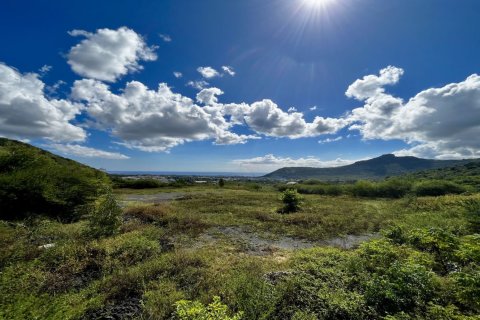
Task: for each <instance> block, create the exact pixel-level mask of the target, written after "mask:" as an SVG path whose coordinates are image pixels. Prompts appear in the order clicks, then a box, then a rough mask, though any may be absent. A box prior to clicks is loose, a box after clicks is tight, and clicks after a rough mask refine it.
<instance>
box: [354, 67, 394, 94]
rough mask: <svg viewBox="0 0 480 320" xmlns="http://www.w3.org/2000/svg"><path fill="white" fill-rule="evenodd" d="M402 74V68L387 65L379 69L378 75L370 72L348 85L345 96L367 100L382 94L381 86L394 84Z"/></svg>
mask: <svg viewBox="0 0 480 320" xmlns="http://www.w3.org/2000/svg"><path fill="white" fill-rule="evenodd" d="M402 75H403V69H401V68H397V67H393V66H388V67H386V68H384V69H382V70H380V74H379V75H378V76H377V75H373V74H371V75H368V76H365V77H363V79H358V80H356V81H355V82H354V83H352V84H351V85H350V86H349V87H348V89H347V91H346V92H345V94H346V95H347V97H350V98H355V99H357V100H367V99H368V98H371V97H375V96H377V95H380V94H382V93H383V92H384V91H385V89H384V88H383V87H384V86H385V85H392V84H396V83H397V82H398V81H399V80H400V77H401V76H402Z"/></svg>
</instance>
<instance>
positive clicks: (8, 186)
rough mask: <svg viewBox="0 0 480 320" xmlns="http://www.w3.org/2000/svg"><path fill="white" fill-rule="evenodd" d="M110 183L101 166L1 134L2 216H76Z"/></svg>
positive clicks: (0, 203) (66, 218)
mask: <svg viewBox="0 0 480 320" xmlns="http://www.w3.org/2000/svg"><path fill="white" fill-rule="evenodd" d="M109 185H110V181H109V179H108V177H107V176H106V174H105V173H103V172H101V171H99V170H95V169H93V168H90V167H87V166H85V165H82V164H80V163H78V162H75V161H72V160H69V159H65V158H62V157H59V156H57V155H54V154H52V153H50V152H47V151H45V150H42V149H39V148H36V147H33V146H31V145H28V144H25V143H22V142H18V141H14V140H9V139H5V138H0V208H1V213H0V218H1V219H21V218H25V217H27V216H30V215H38V214H44V215H49V216H54V217H57V218H60V219H64V220H75V219H78V217H79V216H80V215H81V214H82V209H83V208H85V206H86V205H88V204H89V203H92V202H93V201H94V200H95V199H96V198H97V197H98V195H100V194H101V193H102V192H103V191H104V190H105V189H106V188H107V187H108V186H109Z"/></svg>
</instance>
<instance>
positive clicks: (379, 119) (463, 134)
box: [346, 67, 480, 158]
mask: <svg viewBox="0 0 480 320" xmlns="http://www.w3.org/2000/svg"><path fill="white" fill-rule="evenodd" d="M402 74H403V70H402V69H399V68H395V67H388V68H386V69H383V70H382V71H381V72H380V75H379V76H374V75H370V76H366V77H364V78H363V79H361V80H357V81H355V82H354V83H353V84H352V85H351V86H350V87H349V88H348V90H347V93H346V94H347V96H351V97H354V98H356V99H359V100H363V101H365V105H364V106H363V107H361V108H356V109H354V110H352V112H351V114H350V116H349V120H350V121H352V122H355V124H354V125H352V126H351V129H354V130H359V131H360V133H361V135H362V136H363V138H364V139H383V140H391V139H400V140H404V141H406V142H407V143H409V144H411V145H412V147H411V149H404V150H399V151H398V154H411V155H416V156H423V157H431V158H474V157H479V156H480V154H479V152H478V150H480V140H479V139H478V137H479V136H480V122H479V120H478V119H480V76H478V75H477V74H473V75H471V76H469V77H468V78H466V79H465V80H464V81H461V82H458V83H451V84H448V85H446V86H443V87H440V88H430V89H427V90H424V91H421V92H419V93H418V94H417V95H415V96H414V97H412V98H411V99H409V100H408V101H406V102H405V101H403V100H402V99H401V98H398V97H394V96H392V95H390V94H387V93H385V89H384V88H383V86H384V85H388V84H394V83H397V82H398V80H399V78H400V76H401V75H402Z"/></svg>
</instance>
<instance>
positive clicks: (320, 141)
mask: <svg viewBox="0 0 480 320" xmlns="http://www.w3.org/2000/svg"><path fill="white" fill-rule="evenodd" d="M342 139H343V137H342V136H339V137H336V138H326V139H323V140H318V143H320V144H324V143H330V142H335V141H340V140H342Z"/></svg>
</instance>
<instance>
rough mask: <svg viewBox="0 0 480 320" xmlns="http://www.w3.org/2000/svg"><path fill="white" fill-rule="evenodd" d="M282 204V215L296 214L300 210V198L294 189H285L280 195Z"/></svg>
mask: <svg viewBox="0 0 480 320" xmlns="http://www.w3.org/2000/svg"><path fill="white" fill-rule="evenodd" d="M281 199H282V202H283V204H284V206H283V208H282V210H281V211H282V212H283V213H291V212H297V211H298V210H299V209H300V202H301V201H302V197H301V196H300V194H299V193H298V192H297V190H296V189H287V190H285V191H284V192H283V193H282V197H281Z"/></svg>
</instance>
